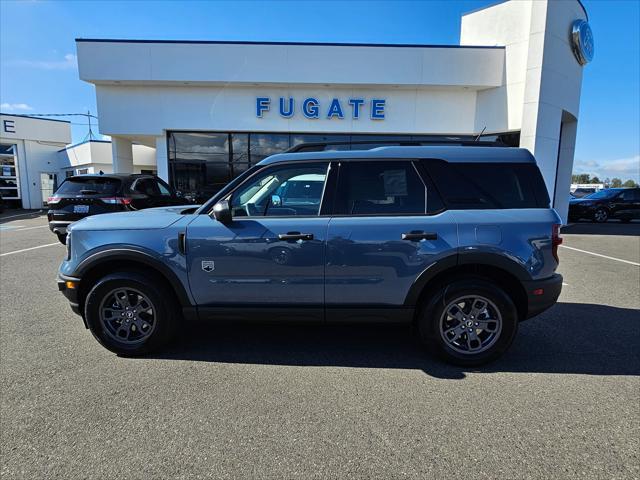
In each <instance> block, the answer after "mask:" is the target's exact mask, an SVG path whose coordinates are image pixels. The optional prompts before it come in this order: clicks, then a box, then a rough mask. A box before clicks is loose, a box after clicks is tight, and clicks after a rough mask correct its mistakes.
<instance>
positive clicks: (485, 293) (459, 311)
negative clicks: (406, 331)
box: [418, 278, 518, 366]
mask: <svg viewBox="0 0 640 480" xmlns="http://www.w3.org/2000/svg"><path fill="white" fill-rule="evenodd" d="M418 330H419V332H420V336H421V338H422V340H423V342H424V343H425V344H426V346H427V347H428V348H429V350H431V351H433V352H435V353H436V354H437V355H439V356H440V357H441V358H443V359H444V360H445V361H447V362H449V363H453V364H456V365H461V366H478V365H482V364H485V363H487V362H490V361H492V360H495V359H496V358H498V357H499V356H500V355H502V354H503V353H504V352H505V351H506V350H507V349H508V348H509V346H510V345H511V343H512V342H513V339H514V337H515V334H516V332H517V330H518V314H517V310H516V307H515V305H514V303H513V301H512V300H511V298H510V297H509V295H507V294H506V293H505V292H504V291H503V290H502V289H501V288H499V287H497V286H495V285H493V284H492V283H490V282H488V281H486V280H484V279H480V278H468V279H461V280H457V281H454V282H453V283H450V284H447V285H443V286H442V287H441V288H440V289H439V291H438V292H436V293H435V295H433V296H432V297H430V298H429V299H428V300H427V302H426V303H425V304H424V306H423V308H422V309H421V311H420V312H419V317H418Z"/></svg>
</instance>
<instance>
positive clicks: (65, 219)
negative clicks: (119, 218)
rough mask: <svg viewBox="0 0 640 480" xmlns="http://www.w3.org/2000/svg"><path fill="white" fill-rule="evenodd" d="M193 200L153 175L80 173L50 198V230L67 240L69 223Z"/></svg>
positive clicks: (70, 178) (66, 181)
mask: <svg viewBox="0 0 640 480" xmlns="http://www.w3.org/2000/svg"><path fill="white" fill-rule="evenodd" d="M187 203H189V202H188V201H187V200H185V199H184V198H181V197H179V196H178V195H176V193H175V191H174V190H173V189H172V188H171V187H170V186H169V185H167V184H166V183H165V182H164V181H163V180H161V179H159V178H158V177H155V176H153V175H138V174H120V175H119V174H113V175H112V174H109V175H104V174H102V175H78V176H74V177H69V178H67V179H66V180H65V181H64V182H62V184H60V187H59V188H58V190H56V192H55V193H54V194H53V196H52V197H49V201H48V204H49V211H48V212H47V218H48V220H49V229H50V230H51V231H52V232H53V233H55V234H56V235H57V236H58V239H59V240H60V241H61V242H62V243H65V241H66V236H67V226H68V225H69V224H70V223H73V222H75V221H77V220H80V219H82V218H84V217H88V216H90V215H97V214H100V213H113V212H123V211H130V210H142V209H144V208H153V207H170V206H173V205H184V204H187Z"/></svg>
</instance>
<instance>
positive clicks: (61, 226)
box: [49, 220, 73, 235]
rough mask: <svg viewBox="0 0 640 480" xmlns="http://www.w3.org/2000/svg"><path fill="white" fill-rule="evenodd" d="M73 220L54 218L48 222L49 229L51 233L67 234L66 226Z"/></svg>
mask: <svg viewBox="0 0 640 480" xmlns="http://www.w3.org/2000/svg"><path fill="white" fill-rule="evenodd" d="M72 223H73V222H69V221H62V220H56V221H53V222H49V230H51V231H52V232H53V233H58V234H62V235H66V234H67V227H68V226H69V225H71V224H72Z"/></svg>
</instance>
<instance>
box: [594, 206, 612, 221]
mask: <svg viewBox="0 0 640 480" xmlns="http://www.w3.org/2000/svg"><path fill="white" fill-rule="evenodd" d="M593 219H594V220H595V221H596V222H598V223H604V222H606V221H607V220H609V212H608V211H607V209H606V208H599V209H597V210H596V211H595V213H594V214H593Z"/></svg>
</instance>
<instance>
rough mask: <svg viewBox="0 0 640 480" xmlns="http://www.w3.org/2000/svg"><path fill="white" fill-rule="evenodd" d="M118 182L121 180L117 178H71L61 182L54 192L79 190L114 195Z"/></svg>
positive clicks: (79, 191) (77, 192) (70, 192)
mask: <svg viewBox="0 0 640 480" xmlns="http://www.w3.org/2000/svg"><path fill="white" fill-rule="evenodd" d="M120 184H121V182H120V180H119V179H117V178H99V177H85V178H73V179H67V180H65V181H64V182H62V184H61V185H60V188H58V190H57V191H56V193H60V194H79V193H81V192H91V193H96V194H97V193H104V194H107V195H114V194H115V193H116V192H117V191H118V189H119V188H120Z"/></svg>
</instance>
